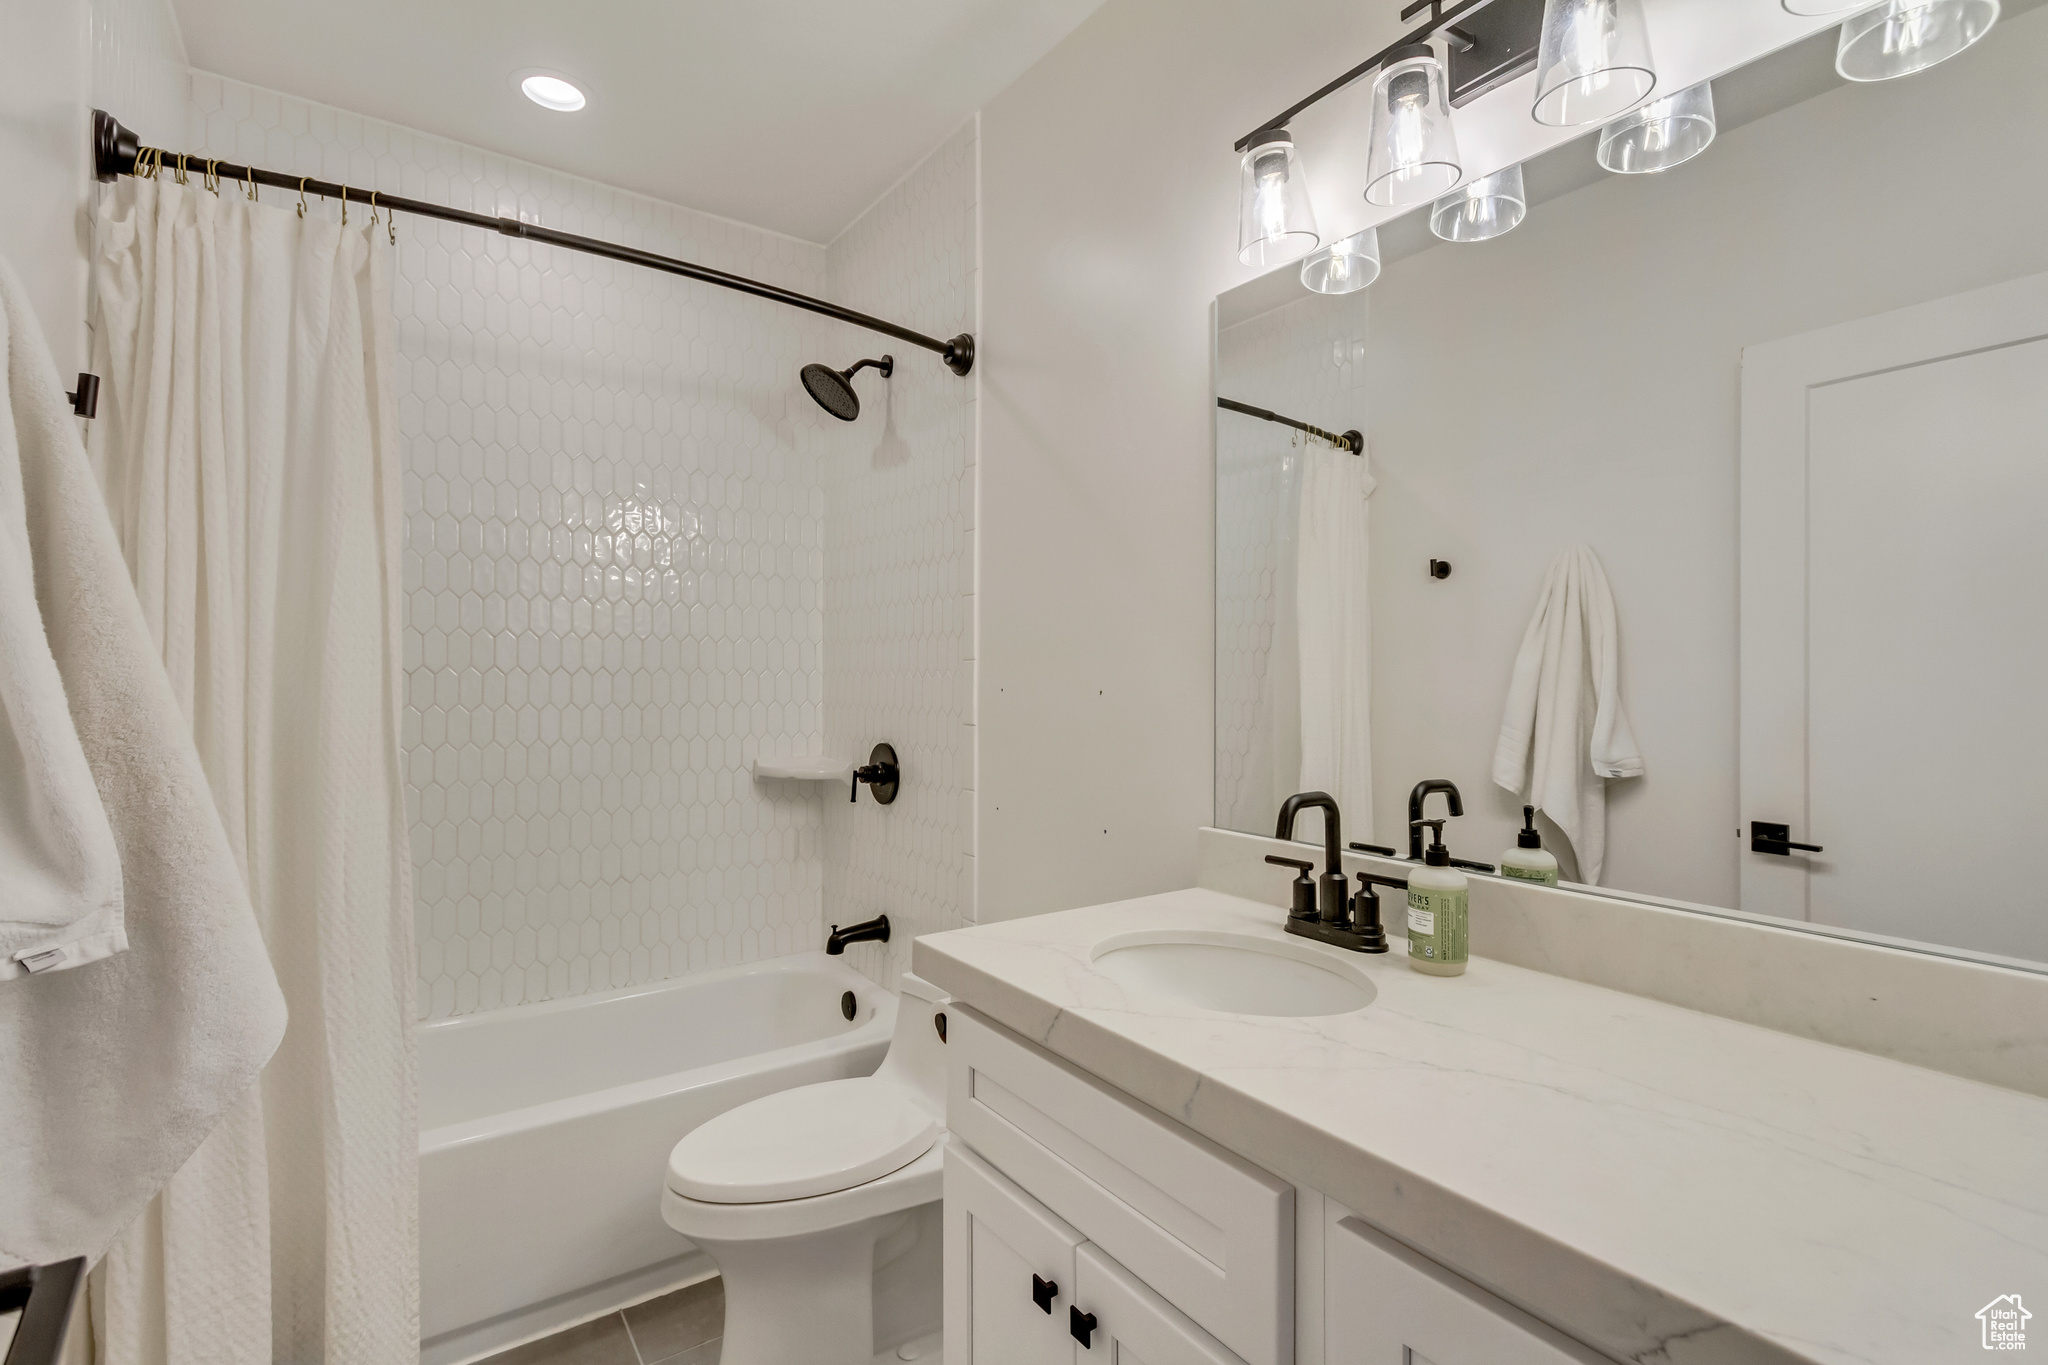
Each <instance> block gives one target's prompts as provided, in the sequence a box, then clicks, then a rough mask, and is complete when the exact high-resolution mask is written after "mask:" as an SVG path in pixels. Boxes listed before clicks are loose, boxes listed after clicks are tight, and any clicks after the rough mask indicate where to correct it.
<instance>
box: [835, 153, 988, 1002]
mask: <svg viewBox="0 0 2048 1365" xmlns="http://www.w3.org/2000/svg"><path fill="white" fill-rule="evenodd" d="M979 157H980V140H979V133H978V124H977V123H976V122H969V123H968V124H967V125H966V126H965V127H963V128H961V129H960V130H959V131H958V132H957V133H955V134H954V135H953V136H952V137H950V138H948V139H947V140H946V142H945V143H944V144H943V145H942V146H940V148H939V149H938V150H937V151H935V152H933V153H932V154H931V155H930V156H929V157H927V158H926V159H925V160H924V162H923V163H922V164H920V165H919V166H918V167H917V168H916V169H915V170H913V171H912V172H911V173H910V174H909V175H908V176H906V177H905V178H904V179H903V180H902V181H901V182H900V183H899V184H898V185H897V186H896V187H895V188H894V189H893V190H891V191H890V192H889V193H888V194H887V195H886V196H884V197H883V198H882V200H881V201H880V202H879V203H877V204H875V205H874V206H873V207H872V208H870V209H869V210H868V211H867V212H866V213H865V214H863V215H862V216H861V217H860V219H859V220H858V221H856V222H855V223H854V224H853V225H852V226H850V227H848V228H847V229H846V230H845V231H844V232H842V233H841V234H840V235H839V237H838V238H837V239H835V240H834V241H833V243H832V245H831V246H830V247H829V248H828V249H827V252H826V260H827V266H828V272H827V273H828V278H829V280H830V282H831V289H832V296H833V297H834V298H835V299H838V300H839V301H841V302H843V303H845V304H847V305H848V306H849V307H853V308H858V309H860V310H862V311H863V312H868V313H872V314H875V315H876V316H879V317H886V318H889V319H891V320H893V321H897V322H900V323H902V324H903V325H905V326H908V327H913V328H916V329H917V330H919V331H921V332H924V333H925V334H926V335H928V336H939V337H950V336H953V335H954V334H956V333H958V332H961V331H974V332H976V333H977V334H978V333H979V331H980V326H979V322H978V311H979V310H978V307H977V302H976V300H977V295H978V285H979V258H978V248H979V241H978V233H977V225H978V223H979V195H980V175H979V166H980V162H979ZM832 330H833V333H834V335H833V336H832V339H831V341H830V342H829V344H830V345H831V346H833V347H835V348H837V349H835V350H833V352H832V359H831V361H830V362H829V363H831V364H834V365H847V364H851V363H852V362H853V361H854V360H855V359H858V358H859V357H861V356H872V355H880V354H882V353H884V352H885V351H886V352H887V353H889V354H891V355H894V356H895V358H896V368H895V373H894V375H893V376H892V377H891V378H890V379H889V380H888V381H887V382H886V383H876V382H875V381H874V380H873V378H872V372H868V371H864V372H863V373H862V374H861V376H860V377H859V378H858V379H857V380H856V383H858V384H859V385H861V395H862V396H861V404H862V413H861V419H860V421H859V422H857V423H855V424H854V425H853V426H851V427H842V428H840V429H839V430H838V431H837V432H835V433H834V434H833V437H832V439H831V440H830V441H829V443H828V444H827V446H826V454H825V564H826V570H827V571H826V575H825V738H826V743H827V748H828V750H829V751H830V752H832V753H835V754H846V755H848V756H850V757H860V758H862V759H863V760H864V759H865V757H866V755H867V752H868V750H869V749H870V748H871V747H873V745H874V744H875V743H876V742H877V741H880V740H886V741H888V742H889V743H891V744H893V745H895V746H896V750H897V754H898V757H899V758H900V759H901V761H902V765H903V789H902V793H901V794H900V795H899V796H898V797H897V799H896V801H895V803H894V804H892V805H890V806H887V807H880V806H876V805H875V804H874V803H873V802H872V801H871V800H870V799H869V798H868V796H867V795H866V793H863V794H862V795H861V797H860V799H859V801H857V802H850V801H848V800H847V799H846V796H845V793H843V792H842V793H840V794H839V795H838V798H837V799H836V800H827V802H826V804H825V850H826V856H825V911H826V917H827V918H828V919H831V920H837V921H838V922H840V923H842V924H844V923H851V922H854V921H857V920H864V919H868V918H871V917H873V916H874V915H877V914H883V913H886V914H887V915H888V916H889V922H890V931H891V937H890V941H889V942H888V944H886V945H884V944H879V943H858V944H854V945H853V946H852V947H850V948H848V950H847V957H848V959H849V960H850V961H851V962H853V963H854V964H855V965H856V966H857V967H859V968H860V970H862V971H863V972H865V973H867V974H868V975H869V976H871V977H873V978H874V979H875V980H877V981H880V982H882V983H884V984H886V985H890V986H893V985H894V984H895V981H896V976H897V974H898V973H900V972H902V971H904V970H906V969H907V968H908V967H909V966H910V942H911V940H912V939H913V938H915V937H916V936H917V935H919V934H927V933H932V932H934V931H936V930H941V929H954V928H958V927H960V926H961V925H963V924H966V923H969V922H970V921H971V920H972V919H973V917H974V848H975V845H974V838H975V823H974V799H975V793H974V787H975V744H974V679H975V674H974V669H975V663H974V656H975V636H974V620H975V617H974V589H975V555H974V525H975V494H976V466H975V442H974V430H975V428H974V422H975V391H976V387H977V385H978V382H979V379H978V374H970V375H969V376H968V377H967V378H965V379H962V378H960V377H959V376H957V375H955V374H954V373H953V372H952V371H951V370H949V369H947V368H946V367H945V366H944V365H943V364H941V363H940V362H939V360H938V357H936V356H934V355H932V354H931V353H929V352H926V351H921V350H916V349H914V348H909V347H905V346H902V345H900V344H896V343H890V342H887V341H886V339H885V338H878V337H875V336H874V335H872V334H869V333H861V332H857V331H855V330H854V329H852V328H847V327H840V326H837V325H835V326H834V327H833V329H832Z"/></svg>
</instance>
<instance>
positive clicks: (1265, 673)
mask: <svg viewBox="0 0 2048 1365" xmlns="http://www.w3.org/2000/svg"><path fill="white" fill-rule="evenodd" d="M1217 446H1218V448H1217V467H1216V476H1217V483H1216V504H1217V519H1218V522H1217V537H1216V547H1217V563H1216V581H1217V596H1216V636H1217V645H1216V823H1217V824H1218V825H1219V826H1221V827H1222V828H1224V829H1249V830H1270V829H1271V828H1272V827H1273V814H1274V812H1275V811H1277V810H1278V809H1279V807H1280V801H1281V798H1282V797H1284V796H1286V795H1287V794H1288V793H1290V792H1292V791H1294V790H1295V786H1294V784H1295V782H1296V780H1297V779H1298V778H1299V777H1300V776H1301V690H1300V684H1299V681H1298V678H1299V671H1298V669H1297V667H1296V657H1295V647H1294V628H1295V621H1294V569H1295V554H1294V546H1295V535H1296V524H1295V523H1296V520H1297V514H1296V511H1295V507H1296V502H1295V495H1296V493H1297V491H1298V489H1299V485H1300V473H1301V456H1302V451H1301V449H1300V447H1299V446H1298V445H1294V444H1293V443H1292V442H1290V441H1289V439H1288V437H1287V434H1286V433H1285V432H1283V431H1281V430H1280V429H1279V428H1276V427H1270V426H1267V425H1266V424H1265V423H1263V422H1256V421H1249V420H1246V421H1242V422H1238V423H1233V424H1230V425H1228V426H1223V427H1220V428H1219V429H1218V441H1217ZM1302 823H1303V828H1304V830H1306V828H1307V826H1308V822H1307V821H1306V820H1304V821H1303V822H1302Z"/></svg>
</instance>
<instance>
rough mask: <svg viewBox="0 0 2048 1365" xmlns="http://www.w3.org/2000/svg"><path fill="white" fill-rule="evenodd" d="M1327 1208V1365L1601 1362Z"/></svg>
mask: <svg viewBox="0 0 2048 1365" xmlns="http://www.w3.org/2000/svg"><path fill="white" fill-rule="evenodd" d="M1330 1212H1331V1215H1332V1221H1331V1222H1330V1224H1329V1226H1328V1235H1327V1238H1326V1241H1325V1243H1324V1248H1323V1255H1324V1275H1325V1278H1324V1287H1323V1303H1324V1306H1325V1309H1324V1311H1325V1315H1326V1316H1325V1326H1324V1329H1323V1333H1324V1334H1323V1339H1324V1341H1325V1342H1327V1343H1328V1350H1327V1353H1326V1355H1325V1357H1324V1358H1325V1361H1326V1365H1606V1357H1604V1356H1601V1355H1597V1354H1595V1353H1594V1352H1593V1351H1592V1350H1590V1349H1588V1348H1587V1347H1585V1346H1582V1345H1580V1344H1579V1343H1578V1342H1576V1341H1572V1340H1571V1339H1569V1338H1568V1337H1564V1336H1560V1335H1559V1334H1558V1333H1557V1332H1555V1331H1552V1330H1551V1329H1550V1328H1549V1327H1548V1326H1546V1325H1545V1324H1543V1323H1541V1322H1538V1321H1537V1320H1536V1319H1534V1318H1532V1317H1530V1316H1529V1315H1528V1314H1527V1313H1524V1312H1523V1311H1522V1310H1520V1309H1519V1308H1516V1307H1515V1306H1514V1305H1512V1304H1510V1303H1507V1302H1504V1301H1503V1300H1501V1299H1498V1298H1495V1297H1494V1296H1493V1295H1492V1294H1489V1293H1487V1292H1486V1291H1485V1290H1484V1289H1481V1288H1480V1287H1479V1286H1478V1285H1476V1284H1473V1283H1472V1282H1471V1281H1470V1280H1467V1279H1465V1278H1463V1277H1462V1276H1459V1275H1455V1274H1453V1273H1452V1272H1451V1271H1449V1270H1446V1269H1445V1268H1444V1267H1442V1266H1440V1265H1438V1264H1437V1263H1436V1262H1434V1261H1432V1260H1430V1259H1429V1258H1427V1257H1425V1256H1423V1255H1422V1254H1421V1253H1419V1252H1417V1251H1415V1250H1414V1249H1413V1248H1411V1247H1407V1246H1403V1245H1402V1244H1401V1243H1400V1242H1397V1241H1395V1240H1394V1239H1393V1238H1391V1237H1389V1236H1387V1235H1386V1234H1385V1233H1383V1232H1381V1231H1380V1230H1379V1229H1377V1228H1374V1227H1371V1226H1369V1225H1367V1224H1366V1223H1365V1222H1364V1221H1363V1220H1362V1219H1359V1218H1355V1217H1353V1218H1338V1217H1336V1215H1337V1214H1339V1213H1341V1210H1338V1209H1337V1208H1336V1207H1335V1206H1334V1205H1333V1206H1332V1207H1331V1210H1330Z"/></svg>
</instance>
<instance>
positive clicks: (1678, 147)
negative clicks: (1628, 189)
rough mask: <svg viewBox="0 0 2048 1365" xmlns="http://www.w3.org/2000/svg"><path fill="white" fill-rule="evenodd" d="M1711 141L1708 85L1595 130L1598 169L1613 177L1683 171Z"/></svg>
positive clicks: (1711, 94) (1710, 88) (1654, 103)
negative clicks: (1596, 132) (1611, 174)
mask: <svg viewBox="0 0 2048 1365" xmlns="http://www.w3.org/2000/svg"><path fill="white" fill-rule="evenodd" d="M1713 140H1714V83H1713V82H1712V81H1701V82H1700V83H1699V84H1698V85H1692V86H1687V87H1686V88H1685V89H1683V90H1681V91H1679V92H1678V93H1677V94H1675V95H1666V96H1665V97H1664V98H1663V99H1661V100H1653V101H1651V102H1650V103H1649V104H1646V105H1644V106H1643V107H1642V108H1640V109H1638V110H1636V111H1635V112H1634V113H1633V114H1625V115H1623V116H1622V117H1621V118H1618V119H1616V120H1615V121H1614V122H1612V123H1610V124H1608V125H1607V126H1606V127H1605V128H1602V129H1601V130H1600V152H1599V158H1600V164H1601V165H1602V166H1604V167H1605V168H1606V169H1608V170H1610V171H1613V172H1614V173H1615V174H1616V175H1649V174H1653V173H1655V172H1657V171H1668V170H1670V169H1671V168H1672V167H1673V166H1678V165H1683V164H1684V163H1685V162H1688V161H1690V160H1692V159H1693V158H1694V157H1696V156H1698V155H1699V154H1700V153H1701V152H1704V151H1705V150H1707V144H1708V143H1710V142H1712V141H1713Z"/></svg>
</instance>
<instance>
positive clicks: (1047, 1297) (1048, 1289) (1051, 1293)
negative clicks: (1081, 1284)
mask: <svg viewBox="0 0 2048 1365" xmlns="http://www.w3.org/2000/svg"><path fill="white" fill-rule="evenodd" d="M1059 1296H1060V1285H1059V1281H1058V1280H1042V1279H1040V1278H1039V1277H1038V1276H1036V1275H1033V1276H1032V1277H1031V1301H1032V1302H1033V1303H1035V1304H1037V1305H1038V1307H1039V1311H1041V1312H1043V1313H1044V1314H1045V1315H1046V1316H1047V1317H1051V1316H1052V1301H1053V1300H1054V1299H1056V1298H1058V1297H1059Z"/></svg>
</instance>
